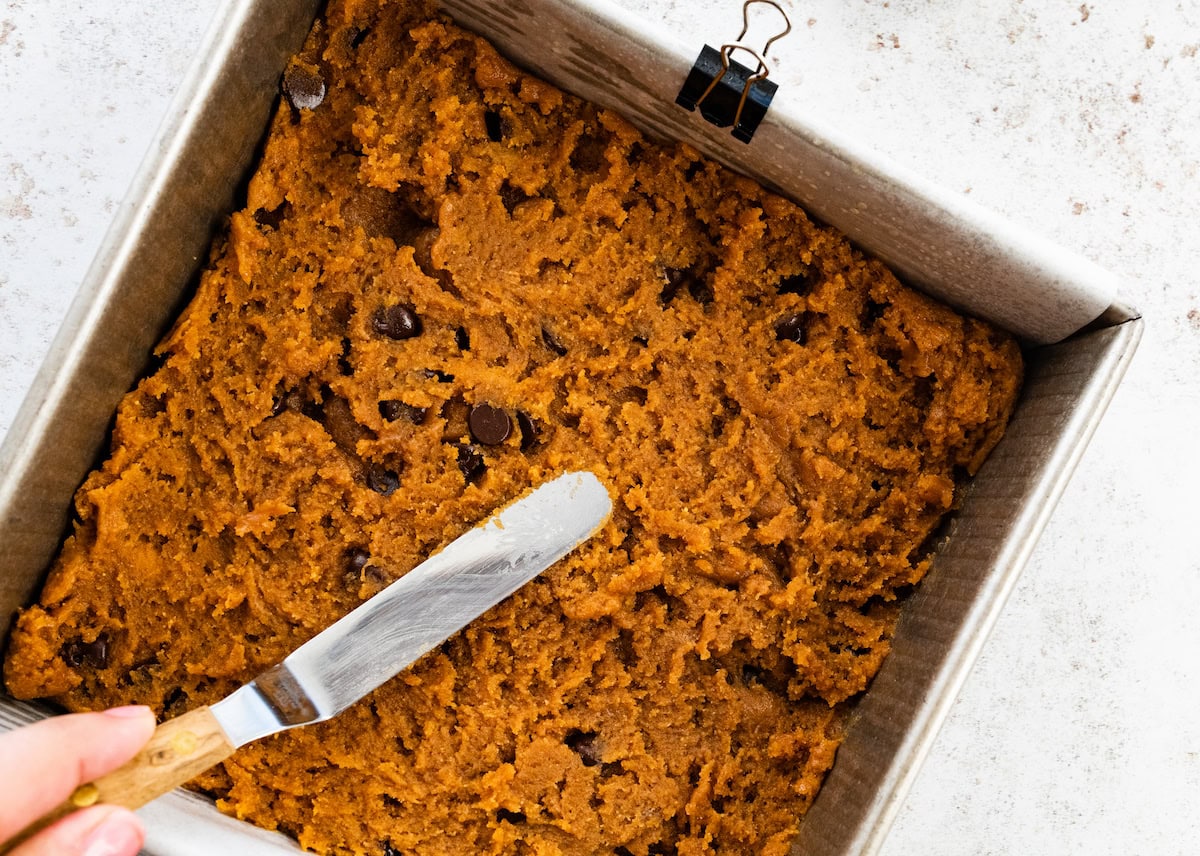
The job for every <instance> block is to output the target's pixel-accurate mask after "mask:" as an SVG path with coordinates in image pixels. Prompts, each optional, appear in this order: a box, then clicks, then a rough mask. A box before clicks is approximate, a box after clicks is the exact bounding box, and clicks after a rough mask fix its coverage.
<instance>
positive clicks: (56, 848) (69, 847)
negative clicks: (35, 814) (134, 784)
mask: <svg viewBox="0 0 1200 856" xmlns="http://www.w3.org/2000/svg"><path fill="white" fill-rule="evenodd" d="M144 838H145V832H144V831H143V829H142V822H141V821H140V820H138V818H137V815H135V814H134V813H133V812H131V811H130V810H129V809H126V808H118V807H116V806H93V807H92V808H86V809H83V810H82V811H77V812H75V813H74V814H71V815H68V816H67V817H64V818H63V819H62V820H60V821H58V823H56V824H54V825H53V826H51V827H50V828H49V829H44V830H42V831H41V832H39V833H38V834H37V835H35V836H33V838H30V839H29V840H28V841H26V842H24V843H23V844H21V846H20V847H18V848H16V849H15V850H13V851H12V853H10V854H9V856H136V854H137V852H138V850H140V849H141V847H142V841H143V839H144Z"/></svg>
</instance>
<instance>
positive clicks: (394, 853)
mask: <svg viewBox="0 0 1200 856" xmlns="http://www.w3.org/2000/svg"><path fill="white" fill-rule="evenodd" d="M383 856H403V854H401V852H400V851H399V850H397V849H396V848H395V847H393V846H392V842H390V841H385V842H383Z"/></svg>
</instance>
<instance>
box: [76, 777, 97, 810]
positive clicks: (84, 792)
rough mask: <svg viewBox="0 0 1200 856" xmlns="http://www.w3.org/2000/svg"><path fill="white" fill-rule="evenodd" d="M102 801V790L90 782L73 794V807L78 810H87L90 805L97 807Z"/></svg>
mask: <svg viewBox="0 0 1200 856" xmlns="http://www.w3.org/2000/svg"><path fill="white" fill-rule="evenodd" d="M99 800H100V789H99V788H98V787H96V786H95V785H93V784H92V783H91V782H88V783H87V784H86V785H80V786H79V787H77V788H76V789H75V792H74V793H72V794H71V805H73V806H75V807H76V808H87V807H88V806H90V805H95V804H96V803H97V802H98V801H99Z"/></svg>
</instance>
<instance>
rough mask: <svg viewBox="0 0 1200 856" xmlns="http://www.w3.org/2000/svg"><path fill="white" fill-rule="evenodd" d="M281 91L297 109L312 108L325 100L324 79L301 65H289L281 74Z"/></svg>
mask: <svg viewBox="0 0 1200 856" xmlns="http://www.w3.org/2000/svg"><path fill="white" fill-rule="evenodd" d="M283 92H284V94H285V95H287V97H288V101H290V102H292V106H293V107H295V108H296V109H297V110H313V109H315V108H316V107H319V106H320V105H321V102H322V101H324V100H325V80H324V79H323V78H322V77H321V75H320V74H319V73H318V72H315V71H312V70H310V69H307V68H305V67H304V66H302V65H290V66H288V70H287V71H286V72H284V74H283Z"/></svg>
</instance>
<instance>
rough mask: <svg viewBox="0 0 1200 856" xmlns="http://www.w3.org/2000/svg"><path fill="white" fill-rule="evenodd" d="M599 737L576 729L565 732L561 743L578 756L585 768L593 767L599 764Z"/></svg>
mask: <svg viewBox="0 0 1200 856" xmlns="http://www.w3.org/2000/svg"><path fill="white" fill-rule="evenodd" d="M599 737H600V735H599V734H597V733H596V732H595V731H580V730H579V729H578V728H575V729H572V730H571V731H568V732H567V736H566V737H564V738H563V743H566V744H567V748H568V749H570V750H571V751H572V752H574V753H575V754H576V755H578V756H579V760H580V761H582V762H583V766H585V767H595V766H596V765H597V764H599V763H600V741H599Z"/></svg>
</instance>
